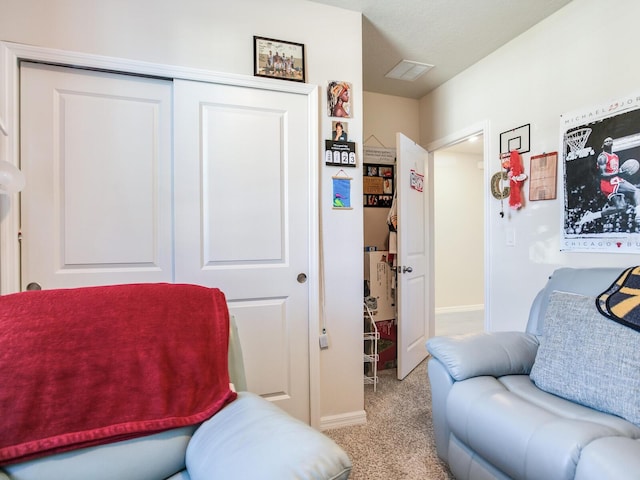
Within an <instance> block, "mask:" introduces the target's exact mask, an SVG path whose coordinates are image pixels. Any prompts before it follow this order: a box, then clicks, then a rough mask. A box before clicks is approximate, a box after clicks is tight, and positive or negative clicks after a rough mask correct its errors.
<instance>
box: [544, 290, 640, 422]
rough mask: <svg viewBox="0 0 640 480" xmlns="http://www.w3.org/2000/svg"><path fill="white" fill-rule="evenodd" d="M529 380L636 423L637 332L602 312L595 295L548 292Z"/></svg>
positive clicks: (639, 382) (639, 410)
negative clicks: (541, 331) (542, 324)
mask: <svg viewBox="0 0 640 480" xmlns="http://www.w3.org/2000/svg"><path fill="white" fill-rule="evenodd" d="M531 379H532V380H533V381H534V382H535V384H536V385H537V386H538V387H539V388H540V389H542V390H544V391H546V392H549V393H552V394H554V395H558V396H560V397H563V398H566V399H568V400H571V401H574V402H576V403H580V404H582V405H586V406H588V407H591V408H595V409H597V410H600V411H603V412H607V413H611V414H614V415H618V416H620V417H622V418H625V419H626V420H628V421H630V422H632V423H634V424H635V425H638V426H640V332H637V331H635V330H633V329H631V328H628V327H625V326H623V325H620V324H619V323H616V322H614V321H612V320H609V319H607V318H606V317H605V316H603V315H602V314H601V313H600V312H598V310H597V308H596V304H595V297H586V296H582V295H577V294H574V293H566V292H557V291H555V292H553V293H552V294H551V295H550V297H549V305H548V307H547V311H546V315H545V320H544V332H543V336H542V338H541V339H540V347H539V348H538V352H537V354H536V359H535V362H534V364H533V368H532V369H531Z"/></svg>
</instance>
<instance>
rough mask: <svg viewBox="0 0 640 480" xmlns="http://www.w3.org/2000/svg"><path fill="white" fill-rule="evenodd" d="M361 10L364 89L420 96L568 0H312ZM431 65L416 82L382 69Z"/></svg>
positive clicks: (414, 96) (413, 96)
mask: <svg viewBox="0 0 640 480" xmlns="http://www.w3.org/2000/svg"><path fill="white" fill-rule="evenodd" d="M312 1H315V2H317V3H323V4H326V5H333V6H336V7H341V8H344V9H347V10H355V11H358V12H361V13H362V14H363V20H362V21H363V24H362V36H363V39H362V43H363V46H362V49H363V83H364V90H365V91H367V92H376V93H384V94H387V95H396V96H400V97H408V98H421V97H423V96H424V95H426V94H427V93H429V92H430V91H431V90H433V89H434V88H436V87H438V86H439V85H441V84H442V83H444V82H446V81H447V80H449V79H450V78H452V77H454V76H455V75H457V74H458V73H460V72H462V71H463V70H465V69H466V68H468V67H470V66H471V65H473V64H474V63H476V62H477V61H479V60H480V59H482V58H484V57H486V56H487V55H489V54H490V53H491V52H493V51H495V50H497V49H498V48H499V47H501V46H502V45H504V44H506V43H508V42H509V41H510V40H512V39H513V38H515V37H517V36H518V35H520V34H521V33H522V32H524V31H526V30H528V29H529V28H531V27H532V26H533V25H535V24H536V23H538V22H540V21H541V20H543V19H544V18H546V17H548V16H549V15H551V14H552V13H554V12H555V11H557V10H559V9H560V8H562V7H563V6H565V5H566V4H568V3H569V2H570V1H571V0H312ZM401 60H411V61H416V62H423V63H428V64H432V65H435V67H434V68H433V69H431V70H430V71H429V72H427V73H426V74H425V75H423V76H422V77H420V78H418V79H417V80H416V81H414V82H407V81H405V80H392V79H388V78H385V74H386V73H387V72H388V71H389V70H391V69H392V68H393V67H394V66H395V65H396V64H397V63H398V62H399V61H401Z"/></svg>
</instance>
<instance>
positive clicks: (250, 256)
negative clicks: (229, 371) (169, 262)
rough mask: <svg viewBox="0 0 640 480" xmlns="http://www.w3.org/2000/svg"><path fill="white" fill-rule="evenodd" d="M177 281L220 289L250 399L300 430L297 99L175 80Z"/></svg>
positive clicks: (302, 354)
mask: <svg viewBox="0 0 640 480" xmlns="http://www.w3.org/2000/svg"><path fill="white" fill-rule="evenodd" d="M174 125H175V138H176V142H175V199H176V201H175V215H176V231H175V242H176V252H177V254H176V270H175V271H176V281H177V282H189V283H197V284H201V285H208V286H212V287H218V288H220V289H221V290H222V291H223V292H224V293H225V295H226V297H227V301H228V303H229V310H230V312H231V313H232V314H233V315H234V316H235V318H236V320H237V323H238V330H239V336H240V339H241V344H242V347H243V353H244V361H245V368H246V375H247V386H248V389H249V390H250V391H253V392H255V393H258V394H260V395H262V396H264V397H265V398H267V399H269V400H271V401H273V402H275V403H276V404H278V405H279V406H281V407H282V408H284V409H285V410H286V411H288V412H289V413H291V414H292V415H294V416H296V417H298V418H300V419H301V420H303V421H305V422H309V419H310V412H309V325H308V322H309V287H308V283H307V282H306V277H305V276H306V275H308V274H309V270H308V269H309V201H310V200H309V182H308V179H309V178H310V177H309V169H310V153H309V152H310V148H309V145H310V143H309V142H310V129H309V106H308V98H307V96H306V95H300V94H296V93H289V92H279V91H271V90H264V89H257V88H255V89H254V88H246V87H244V88H241V87H237V86H231V85H220V84H210V83H202V82H191V81H179V80H176V81H175V122H174Z"/></svg>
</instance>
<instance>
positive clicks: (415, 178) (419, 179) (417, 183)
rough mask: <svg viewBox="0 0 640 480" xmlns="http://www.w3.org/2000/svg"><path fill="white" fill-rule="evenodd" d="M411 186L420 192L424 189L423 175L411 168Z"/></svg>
mask: <svg viewBox="0 0 640 480" xmlns="http://www.w3.org/2000/svg"><path fill="white" fill-rule="evenodd" d="M409 181H410V183H411V188H413V189H414V190H417V191H418V192H422V191H423V189H424V175H421V174H420V173H418V172H416V171H415V170H411V176H410V180H409Z"/></svg>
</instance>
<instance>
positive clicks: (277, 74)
mask: <svg viewBox="0 0 640 480" xmlns="http://www.w3.org/2000/svg"><path fill="white" fill-rule="evenodd" d="M253 75H254V76H256V77H267V78H276V79H278V80H290V81H292V82H305V81H306V71H305V58H304V44H302V43H294V42H288V41H285V40H277V39H275V38H266V37H258V36H255V35H254V37H253Z"/></svg>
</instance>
